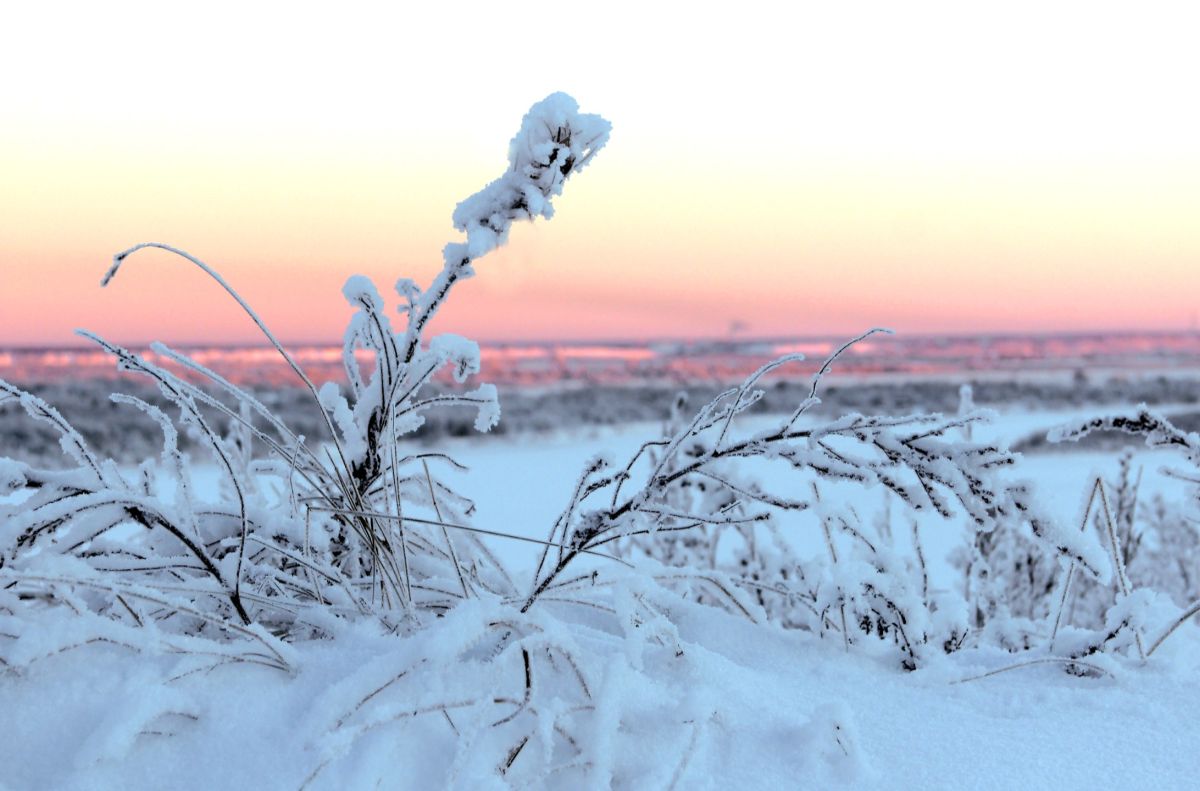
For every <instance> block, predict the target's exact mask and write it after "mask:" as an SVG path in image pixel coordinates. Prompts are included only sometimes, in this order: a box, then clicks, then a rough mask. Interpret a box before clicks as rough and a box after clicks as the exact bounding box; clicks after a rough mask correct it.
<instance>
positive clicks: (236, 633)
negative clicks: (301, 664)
mask: <svg viewBox="0 0 1200 791" xmlns="http://www.w3.org/2000/svg"><path fill="white" fill-rule="evenodd" d="M608 132H609V124H608V122H607V121H604V120H603V119H601V118H600V117H598V116H594V115H585V114H581V113H579V112H578V107H577V105H576V104H575V102H574V100H572V99H571V98H570V97H568V96H566V95H565V94H553V95H551V96H549V97H548V98H546V99H545V100H543V101H542V102H539V103H538V104H536V105H534V106H533V108H532V109H531V110H530V111H529V113H528V114H527V115H526V116H525V118H524V120H523V122H522V125H521V128H520V130H519V131H518V133H517V135H516V137H514V138H513V141H512V143H511V145H510V150H509V167H508V169H507V170H506V172H505V173H504V175H502V176H501V177H500V178H499V179H497V180H496V181H494V182H492V183H491V184H489V185H488V186H487V187H485V188H484V189H483V190H481V191H480V192H479V193H477V194H475V195H473V196H472V197H470V198H468V199H467V200H465V201H463V202H462V203H461V204H460V205H459V206H458V208H457V209H456V210H455V212H454V224H455V226H456V227H457V228H458V229H459V230H461V231H463V232H465V234H466V240H465V241H460V242H452V243H450V244H448V245H446V247H445V250H444V266H443V268H442V270H441V272H440V273H439V274H438V276H437V277H436V278H435V279H434V281H433V284H432V286H431V287H430V288H429V289H427V290H425V291H421V290H420V289H419V288H418V287H417V286H416V284H415V283H413V282H412V281H411V280H401V281H399V282H398V283H397V291H398V292H399V295H400V297H401V300H402V304H401V307H400V312H401V314H402V315H403V316H404V317H405V323H404V326H403V328H402V329H399V330H397V329H394V328H393V327H392V324H391V322H390V320H389V318H388V316H387V313H386V306H385V303H384V301H383V299H382V298H381V297H380V295H379V293H378V292H377V291H376V290H375V288H374V286H373V285H372V284H371V283H370V282H369V281H367V280H366V279H365V278H362V277H352V278H350V279H349V280H348V281H347V283H346V287H345V289H344V294H345V296H346V299H347V300H348V301H349V302H350V304H351V306H352V307H354V308H355V313H354V316H353V318H352V319H351V321H350V323H349V325H348V327H347V330H346V335H345V344H344V347H345V354H344V362H345V370H346V379H347V382H346V390H345V392H343V390H342V388H340V387H339V386H338V385H337V384H335V383H331V382H327V383H325V384H324V385H322V386H321V387H317V385H316V384H315V383H314V382H313V381H312V380H311V379H310V378H309V377H308V376H307V375H306V374H305V373H304V371H303V370H302V369H301V367H300V366H299V365H298V364H297V362H296V361H295V359H294V358H293V357H292V356H291V355H290V354H289V353H288V352H287V351H286V350H285V349H284V347H283V346H282V344H280V343H279V341H278V340H277V339H276V338H275V336H274V335H273V334H272V333H271V332H270V330H269V329H268V328H267V327H266V325H265V324H264V323H263V322H262V320H261V319H260V318H259V317H258V315H257V314H256V313H255V312H254V311H253V310H252V309H251V308H250V306H249V305H248V304H246V302H245V301H244V300H243V299H242V298H241V297H240V296H239V295H238V294H237V292H236V291H234V290H233V288H232V287H230V286H229V285H228V284H227V283H226V282H225V281H224V280H223V279H222V278H221V276H220V275H219V274H217V272H216V271H215V270H213V269H212V268H211V267H209V266H208V265H207V264H205V263H204V262H203V261H201V260H199V259H198V258H195V257H193V256H192V255H190V254H188V253H186V252H184V251H182V250H178V249H176V248H173V247H169V246H167V245H163V244H158V243H147V244H141V245H137V246H136V247H133V248H130V249H128V250H126V251H124V252H122V253H119V254H117V255H116V256H114V259H113V265H112V267H111V268H110V269H109V271H108V272H107V274H106V275H105V277H104V279H103V281H102V284H107V283H108V282H109V281H110V280H111V279H112V278H113V277H114V276H115V275H116V274H117V272H118V270H119V269H120V268H121V266H122V264H123V263H124V262H125V261H126V260H127V259H128V258H129V257H130V256H131V255H132V254H134V253H135V252H137V251H139V250H142V249H145V248H158V249H162V250H165V251H167V252H170V253H173V254H175V255H178V256H180V257H182V258H184V259H186V260H187V261H189V262H191V263H192V264H194V265H195V266H197V267H199V268H201V269H202V270H203V271H204V272H206V273H207V274H208V275H209V276H211V277H212V278H213V279H214V280H215V281H216V282H217V283H218V284H219V285H220V286H221V287H222V288H224V289H225V291H226V292H227V293H228V294H229V295H230V296H231V297H232V298H233V299H234V300H236V301H237V302H238V304H239V305H240V306H241V307H242V308H243V309H244V310H245V312H246V313H247V315H248V316H249V317H250V318H251V319H252V320H253V321H254V322H255V323H256V324H257V325H258V327H259V329H260V330H261V331H262V333H263V334H264V336H265V337H266V338H267V340H268V341H270V343H271V344H272V345H273V346H274V347H275V349H276V350H277V351H278V352H279V354H280V355H281V356H282V357H283V359H284V360H285V361H286V362H287V364H288V365H289V366H290V367H291V368H292V370H293V371H294V372H295V374H296V375H297V377H298V378H299V379H300V380H301V382H302V383H303V384H304V386H305V387H306V388H307V390H308V391H309V392H310V394H311V395H312V397H313V400H314V404H315V406H317V407H318V408H319V411H320V414H321V416H322V419H323V420H324V422H325V423H326V425H327V426H328V429H329V433H330V435H331V436H332V438H333V441H332V443H331V445H329V446H323V445H314V444H312V443H310V442H308V441H306V438H305V437H303V436H299V435H297V434H296V433H295V432H293V431H292V430H291V429H289V428H288V426H287V425H285V424H284V423H283V421H282V420H280V419H279V418H278V417H276V416H275V415H274V414H273V413H272V412H271V411H270V410H269V409H268V408H267V407H266V406H264V405H263V404H262V403H261V402H260V401H258V400H257V399H256V398H255V397H254V396H252V395H251V394H250V393H248V392H246V391H245V390H243V389H241V388H239V387H237V386H236V385H234V384H232V383H231V382H229V381H228V380H226V379H225V378H223V377H222V376H220V375H219V374H217V373H216V372H214V371H210V370H208V369H206V368H204V367H203V366H201V365H200V364H199V363H197V362H195V361H193V360H191V359H189V358H188V357H186V356H185V355H183V354H180V353H178V352H176V351H174V350H172V349H170V348H168V347H166V346H164V345H161V344H156V345H155V346H154V347H153V349H154V351H155V352H156V354H157V355H159V356H160V357H162V358H163V359H164V360H166V361H167V363H166V364H158V363H155V362H152V361H150V360H148V359H146V358H145V357H143V356H140V355H138V354H136V353H134V352H133V351H130V350H128V349H125V348H123V347H121V346H118V345H116V344H113V343H109V342H108V341H105V340H104V339H102V338H100V337H98V336H96V335H93V334H91V333H86V332H85V333H82V334H83V336H84V337H86V338H88V339H90V340H92V341H94V342H95V343H97V344H99V345H100V346H101V347H102V348H104V349H105V350H107V351H108V352H109V353H110V354H112V355H113V356H114V358H115V359H116V361H117V365H118V367H119V368H121V369H122V370H126V371H131V372H135V373H139V374H142V375H144V376H146V377H149V379H150V380H152V381H153V382H154V383H155V384H156V385H157V387H158V388H159V390H160V391H161V392H162V394H163V396H164V397H165V398H166V400H167V401H168V402H169V403H170V404H171V405H172V406H173V407H174V409H176V410H177V414H176V415H174V416H173V417H172V416H168V415H167V414H165V413H164V412H163V411H162V410H160V409H159V408H157V407H155V406H152V405H150V404H148V403H146V402H144V401H141V400H139V399H136V398H133V397H130V396H123V395H117V396H113V399H114V400H115V401H116V402H117V403H119V404H123V405H127V406H129V407H131V408H135V409H140V410H141V411H142V412H143V413H145V415H146V416H147V417H148V418H149V419H150V420H152V421H154V422H155V423H157V424H158V426H159V428H160V429H161V432H162V435H163V447H162V457H161V459H160V460H158V462H157V463H155V462H153V461H147V462H146V463H145V464H144V465H142V466H141V467H140V468H139V469H138V470H137V471H136V472H131V471H128V470H123V469H120V468H118V466H117V465H116V463H115V462H113V461H112V460H110V459H104V458H101V457H99V456H97V455H96V454H95V453H94V452H93V451H92V450H91V449H90V448H89V446H88V443H87V442H86V441H85V440H84V438H83V437H82V436H81V435H80V433H79V432H78V431H76V430H75V429H74V428H73V427H72V426H71V425H70V423H68V422H67V421H66V420H65V419H64V418H63V417H62V416H61V415H60V414H59V413H58V412H57V411H56V410H55V409H54V408H53V407H51V406H50V405H48V404H46V403H45V402H43V401H41V400H40V399H38V398H36V397H35V396H33V395H31V394H29V393H26V392H23V391H21V390H20V389H18V388H16V387H15V386H13V385H10V384H8V383H4V382H0V398H3V399H4V400H11V401H14V402H15V403H16V404H17V405H19V406H20V407H21V408H22V409H23V410H24V411H25V412H26V413H27V414H28V415H29V416H30V417H31V418H32V419H34V420H37V421H40V422H42V423H44V424H47V425H49V426H50V427H52V428H53V429H54V430H55V431H57V432H58V433H59V435H60V437H61V440H60V444H61V446H62V449H63V451H64V453H65V454H66V456H67V458H68V460H69V461H70V463H71V464H72V465H73V466H72V467H71V468H70V469H67V470H61V471H60V470H48V469H40V468H35V467H33V466H31V465H29V464H27V463H23V462H21V461H17V460H12V459H3V460H0V479H3V480H2V483H0V485H3V487H4V488H3V492H2V494H15V495H16V496H15V501H14V502H11V503H10V504H5V505H0V525H2V527H0V574H3V577H4V579H3V584H4V589H5V590H6V591H7V592H8V593H7V596H8V597H9V600H10V602H11V601H15V602H18V604H11V603H10V604H6V607H7V608H8V609H10V610H13V613H14V615H15V613H16V609H14V608H16V607H21V608H29V607H34V608H36V607H38V606H40V605H63V606H66V607H68V608H71V609H75V610H78V611H81V612H82V611H84V610H86V611H89V612H91V613H93V614H96V615H99V616H101V617H105V618H111V619H114V620H120V621H125V622H128V623H131V624H136V625H138V626H142V625H149V624H154V625H156V627H158V631H161V632H165V633H170V634H177V635H182V636H190V637H195V636H202V637H243V638H246V639H248V640H251V641H252V642H254V643H257V644H260V645H259V646H258V647H257V648H251V649H248V650H247V651H246V652H245V653H244V654H243V656H244V657H246V658H247V659H248V660H253V661H262V662H264V663H267V664H271V665H273V666H277V667H285V666H286V665H287V662H286V661H285V659H284V651H283V649H282V648H281V646H280V645H279V644H278V640H277V638H279V637H283V638H293V637H301V636H310V635H319V634H323V633H325V632H326V631H327V629H328V628H329V624H330V620H329V618H330V616H331V615H333V616H341V617H344V616H356V615H357V616H363V615H369V616H371V617H374V618H377V619H379V620H380V621H382V622H383V623H384V624H385V625H387V626H388V627H389V628H391V629H400V628H405V629H408V628H413V627H415V626H416V625H417V624H419V623H420V620H421V613H423V612H426V611H432V612H444V611H446V610H447V609H449V608H450V607H452V606H453V605H454V604H455V603H457V602H460V601H462V600H464V599H469V598H472V597H474V596H476V595H478V594H480V593H486V594H488V595H492V596H504V595H506V594H511V593H512V592H513V591H514V590H515V589H514V588H513V584H512V581H511V579H510V578H509V577H508V575H507V573H506V572H505V570H504V569H503V568H502V567H501V566H500V564H499V563H497V562H496V561H495V559H494V558H493V557H492V556H491V555H490V553H489V552H488V551H487V550H486V548H485V547H484V546H483V544H482V543H480V542H479V540H478V539H477V538H476V535H475V534H474V533H472V532H471V530H472V528H470V526H468V525H465V524H462V523H463V522H464V521H466V520H467V518H468V517H469V516H470V515H471V512H472V511H473V506H472V504H471V502H470V501H469V500H468V499H466V498H464V497H462V496H460V495H459V494H457V493H456V492H454V491H453V490H452V489H451V488H450V487H449V486H447V485H446V484H445V483H444V482H443V481H441V480H440V479H439V478H438V477H437V476H435V475H434V474H433V469H436V468H437V467H438V466H439V465H451V466H453V465H454V464H455V463H454V462H453V460H451V459H449V458H448V457H446V456H444V455H442V454H438V453H412V452H406V451H405V450H404V449H403V446H402V445H401V444H400V440H401V438H402V437H403V436H404V435H406V434H408V433H410V432H412V431H413V430H415V429H416V428H417V427H419V426H420V425H421V423H422V421H423V419H424V418H423V415H424V413H425V412H426V411H427V410H430V409H433V408H440V407H466V408H470V409H473V410H475V411H476V414H477V417H476V420H475V427H476V428H477V429H478V430H480V431H487V430H488V429H489V428H491V427H492V426H493V425H495V423H496V421H497V419H498V418H499V407H498V403H497V399H496V390H495V388H494V387H493V386H492V385H489V384H483V385H480V386H478V387H476V388H474V389H472V390H465V389H461V390H456V391H451V392H443V393H440V394H435V395H429V394H428V393H427V388H426V385H428V384H429V382H430V381H431V380H432V379H433V378H434V377H435V376H436V375H437V374H438V373H439V372H440V371H443V370H447V369H448V370H449V371H450V373H451V374H452V376H453V378H454V379H455V381H456V382H458V383H460V384H461V383H464V382H465V381H466V380H467V379H468V378H469V377H471V376H473V375H475V374H477V373H478V372H479V349H478V346H477V345H476V344H474V343H473V342H470V341H468V340H466V339H463V338H460V337H457V336H453V335H441V336H437V337H434V338H431V339H427V338H426V337H425V331H426V329H427V326H428V322H429V320H430V319H431V318H432V317H433V316H434V314H435V313H436V312H437V310H438V308H439V307H440V306H441V305H442V304H443V302H444V301H445V299H446V298H447V295H448V294H449V292H450V290H451V288H452V287H453V286H454V284H455V283H456V282H458V281H460V280H462V279H464V278H466V277H469V276H470V275H471V274H473V268H472V265H473V262H474V261H475V260H476V259H478V258H479V257H481V256H483V255H485V254H486V253H488V252H490V251H491V250H493V249H495V247H497V246H498V245H499V244H502V243H503V242H504V240H505V239H506V237H507V234H508V230H509V228H510V226H511V225H512V223H513V222H514V221H517V220H521V219H533V218H535V217H539V216H540V217H550V216H551V215H552V212H553V206H552V199H553V198H554V197H555V196H557V195H559V194H560V193H561V191H562V188H563V185H564V183H565V181H566V180H567V179H568V178H569V177H570V176H571V175H573V174H574V173H576V172H578V171H579V170H581V169H582V168H583V167H584V166H585V165H586V164H587V163H588V162H589V161H590V159H591V157H592V156H593V155H594V154H595V152H596V151H597V150H599V148H600V147H602V146H603V145H604V143H605V142H606V140H607V137H608ZM364 352H365V355H364V354H363V353H364ZM364 357H365V359H369V365H368V367H367V368H365V369H364V368H363V366H362V365H361V364H360V360H362V359H364ZM194 378H199V379H200V380H202V381H203V382H204V384H205V386H204V387H200V386H198V385H196V384H194V383H193V379H194ZM218 415H219V416H222V417H223V418H225V419H227V420H228V421H230V423H231V425H232V426H233V429H232V431H231V433H230V434H228V435H222V434H221V433H219V432H218V431H217V430H216V429H215V428H214V426H215V423H214V421H213V417H214V416H218ZM181 432H185V433H187V434H188V435H190V436H191V437H192V438H193V439H194V440H195V441H196V442H197V443H199V444H200V445H202V446H203V447H204V448H205V449H206V450H207V452H208V453H209V455H210V456H211V458H212V460H213V462H215V465H216V467H217V469H218V471H219V472H220V474H221V481H220V491H219V494H218V497H217V499H216V502H211V501H209V500H205V499H202V498H200V497H198V496H197V495H196V489H197V487H196V485H195V481H194V479H193V475H194V468H193V466H192V465H191V464H190V463H189V460H188V459H186V458H185V457H184V455H183V454H182V453H181V451H180V450H179V436H180V433H181ZM451 530H454V531H455V533H456V534H455V535H451Z"/></svg>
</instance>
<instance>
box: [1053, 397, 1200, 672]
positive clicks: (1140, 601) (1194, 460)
mask: <svg viewBox="0 0 1200 791" xmlns="http://www.w3.org/2000/svg"><path fill="white" fill-rule="evenodd" d="M1096 431H1121V432H1125V433H1128V434H1133V435H1136V436H1140V437H1142V438H1143V439H1144V440H1145V442H1146V445H1147V446H1148V447H1150V448H1155V449H1161V450H1170V451H1173V452H1175V453H1177V454H1179V455H1181V456H1182V457H1183V458H1184V460H1185V461H1186V462H1187V463H1188V464H1189V467H1190V468H1189V469H1187V470H1178V469H1170V468H1168V469H1164V470H1163V472H1164V473H1165V474H1167V475H1170V476H1172V477H1175V478H1178V479H1180V480H1183V481H1185V482H1187V483H1189V484H1191V485H1192V486H1193V492H1194V497H1195V500H1194V501H1193V502H1191V503H1189V504H1186V505H1184V504H1174V505H1172V506H1168V505H1167V504H1166V502H1165V501H1164V500H1163V499H1162V498H1161V497H1158V498H1156V499H1155V500H1154V501H1153V503H1152V505H1151V506H1150V507H1149V508H1146V509H1143V511H1142V513H1143V514H1144V515H1145V517H1144V518H1145V525H1143V526H1139V525H1138V523H1137V512H1138V508H1137V488H1138V480H1135V479H1133V478H1132V472H1131V460H1130V457H1129V456H1126V457H1124V458H1123V459H1122V462H1121V468H1120V477H1119V479H1118V481H1117V484H1116V487H1115V488H1116V490H1117V500H1116V507H1115V508H1114V507H1112V506H1110V504H1109V499H1108V497H1107V494H1106V488H1105V485H1104V482H1103V481H1102V480H1100V479H1097V480H1096V482H1095V486H1094V487H1093V496H1092V498H1091V499H1089V501H1088V509H1086V510H1085V516H1084V520H1085V527H1086V520H1087V514H1088V513H1090V512H1091V510H1090V509H1091V505H1092V503H1093V501H1095V500H1097V499H1098V500H1099V503H1100V510H1099V512H1098V514H1097V520H1096V525H1097V528H1098V530H1100V531H1102V533H1103V535H1104V536H1105V537H1106V539H1107V541H1106V546H1107V548H1108V550H1109V556H1110V558H1111V559H1112V562H1113V566H1114V569H1115V571H1116V573H1115V575H1114V577H1115V583H1116V586H1115V587H1116V590H1115V591H1114V594H1113V596H1114V598H1115V603H1111V604H1110V606H1108V607H1107V608H1106V609H1105V610H1104V614H1103V617H1098V614H1097V611H1098V610H1100V608H1101V606H1103V602H1104V601H1105V599H1106V598H1108V597H1106V596H1105V595H1104V594H1103V592H1101V591H1087V590H1086V589H1085V592H1084V593H1081V594H1079V595H1078V596H1077V599H1078V602H1081V603H1082V606H1081V607H1074V606H1071V607H1070V608H1069V609H1066V610H1065V611H1064V612H1063V613H1061V614H1060V617H1059V620H1061V621H1066V622H1068V623H1073V622H1074V621H1073V619H1074V618H1075V617H1079V618H1080V619H1081V620H1082V621H1083V623H1084V625H1085V626H1087V625H1090V626H1091V629H1090V630H1089V631H1088V632H1087V633H1085V634H1084V635H1082V636H1079V637H1076V638H1075V640H1074V642H1075V644H1076V647H1074V648H1073V649H1072V652H1071V654H1072V655H1073V656H1087V655H1091V654H1094V653H1098V652H1101V651H1114V650H1118V649H1122V648H1126V649H1130V650H1132V648H1131V647H1133V646H1135V647H1136V650H1137V654H1138V655H1139V656H1140V657H1141V658H1142V659H1145V658H1147V657H1149V656H1150V655H1151V654H1153V653H1154V652H1155V650H1157V649H1158V647H1159V646H1160V645H1161V644H1162V643H1163V641H1164V640H1166V639H1167V637H1169V636H1170V635H1171V634H1172V633H1173V632H1174V631H1175V630H1176V629H1177V628H1179V627H1180V626H1181V625H1182V624H1184V623H1186V622H1187V621H1188V620H1189V619H1190V618H1192V617H1193V616H1195V615H1197V614H1198V613H1200V600H1197V599H1196V596H1195V591H1194V587H1195V577H1194V575H1192V574H1190V573H1189V569H1194V568H1195V565H1194V564H1195V561H1196V560H1197V559H1198V558H1200V555H1197V552H1196V545H1197V543H1198V539H1197V533H1196V530H1195V517H1194V516H1192V515H1191V514H1194V513H1195V508H1196V506H1197V505H1198V504H1200V435H1198V434H1196V433H1189V432H1185V431H1181V430H1179V429H1178V428H1176V427H1175V426H1174V425H1173V424H1172V423H1171V421H1169V420H1167V419H1166V418H1165V417H1163V416H1162V415H1160V414H1157V413H1155V412H1152V411H1151V410H1149V409H1147V408H1146V407H1145V405H1143V406H1141V407H1139V408H1138V409H1137V410H1135V411H1133V412H1130V413H1127V414H1121V413H1118V414H1111V415H1103V416H1100V417H1095V418H1089V419H1087V420H1085V421H1083V422H1079V423H1073V424H1068V425H1064V426H1060V427H1059V428H1057V429H1054V430H1053V431H1051V432H1050V434H1049V435H1048V437H1047V439H1049V441H1051V442H1076V441H1078V440H1080V439H1082V438H1083V437H1085V436H1087V435H1088V434H1091V433H1092V432H1096ZM1138 477H1139V479H1140V472H1139V473H1138ZM1189 511H1190V512H1191V513H1189ZM1177 570H1178V573H1176V572H1177ZM1070 582H1071V581H1070V577H1068V579H1067V583H1066V586H1065V587H1064V591H1063V596H1062V605H1061V606H1063V607H1067V606H1068V602H1071V605H1075V604H1076V601H1075V600H1072V599H1071V594H1072V588H1071V584H1070ZM1135 585H1141V586H1143V587H1141V588H1138V589H1136V590H1135ZM1089 593H1090V595H1089ZM1189 597H1190V599H1189ZM1172 598H1175V599H1176V601H1175V604H1174V606H1173V605H1172V603H1171V599H1172ZM1109 601H1110V602H1112V600H1111V599H1109ZM1189 602H1190V603H1189ZM1184 604H1186V607H1185V609H1184V610H1183V611H1182V613H1181V612H1180V611H1179V609H1178V606H1179V605H1184Z"/></svg>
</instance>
